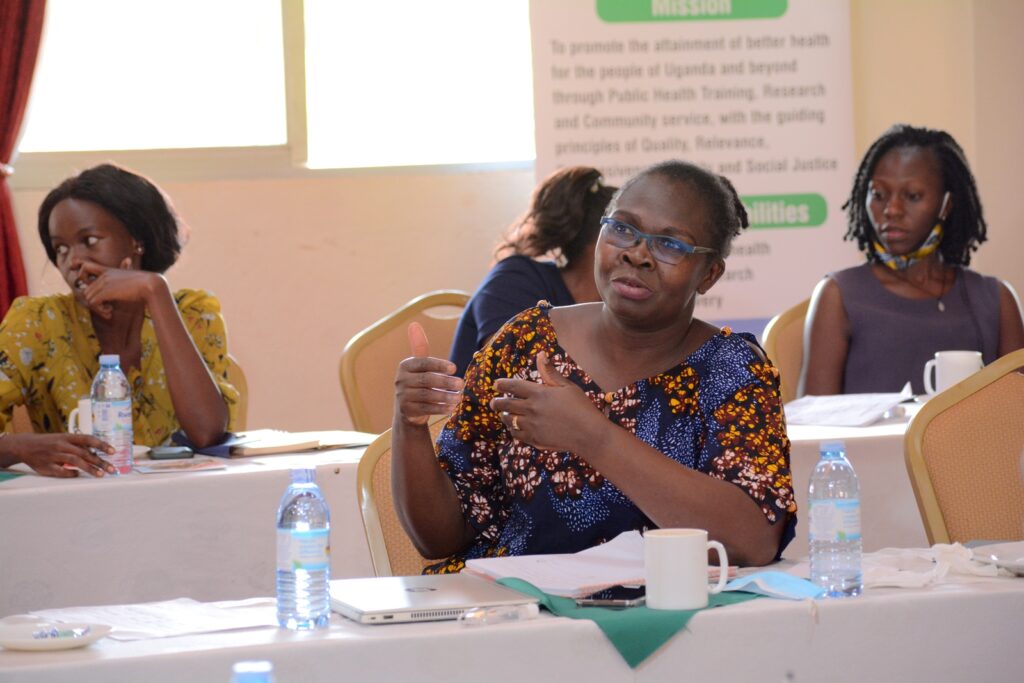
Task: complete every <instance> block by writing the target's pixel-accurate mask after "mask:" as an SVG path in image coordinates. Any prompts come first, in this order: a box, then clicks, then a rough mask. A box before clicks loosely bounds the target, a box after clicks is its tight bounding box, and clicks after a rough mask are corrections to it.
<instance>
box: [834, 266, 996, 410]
mask: <svg viewBox="0 0 1024 683" xmlns="http://www.w3.org/2000/svg"><path fill="white" fill-rule="evenodd" d="M829 277H830V278H832V279H833V280H834V281H835V283H836V284H837V285H839V291H840V292H841V293H842V297H843V306H844V307H845V308H846V316H847V317H848V318H849V320H850V350H849V354H848V355H847V357H846V374H845V376H844V378H843V393H845V394H858V393H866V392H892V391H899V390H900V389H901V388H902V387H903V385H904V384H905V383H906V382H907V381H908V380H909V381H910V383H911V386H913V388H914V393H915V394H923V393H924V381H923V380H922V375H923V374H924V364H925V363H926V362H927V361H928V360H930V359H931V358H932V357H933V356H934V355H935V352H936V351H954V350H963V351H981V353H982V357H983V358H984V361H985V364H986V365H987V364H989V363H991V362H992V361H994V360H995V359H996V358H997V356H998V353H999V280H997V279H996V278H994V277H986V276H983V275H979V274H978V273H975V272H974V271H972V270H967V269H966V268H959V269H957V272H956V281H955V282H954V283H953V287H952V288H951V289H950V290H949V291H948V292H946V294H945V295H943V296H942V299H941V301H942V304H943V306H944V307H945V310H944V311H940V310H939V307H938V301H937V300H936V299H932V298H929V299H905V298H903V297H901V296H896V295H895V294H893V293H892V292H890V291H889V290H887V289H886V288H885V287H884V286H883V285H882V283H881V282H879V281H878V278H876V277H875V276H874V275H873V274H872V273H871V266H870V265H868V264H864V265H861V266H857V267H855V268H847V269H846V270H841V271H839V272H836V273H829Z"/></svg>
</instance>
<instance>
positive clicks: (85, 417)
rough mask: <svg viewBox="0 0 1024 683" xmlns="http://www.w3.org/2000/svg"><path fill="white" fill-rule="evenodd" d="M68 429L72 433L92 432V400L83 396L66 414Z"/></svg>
mask: <svg viewBox="0 0 1024 683" xmlns="http://www.w3.org/2000/svg"><path fill="white" fill-rule="evenodd" d="M68 431H69V432H71V433H72V434H92V400H91V399H88V398H83V399H81V400H80V401H78V407H77V408H74V409H73V410H72V411H71V414H70V415H68Z"/></svg>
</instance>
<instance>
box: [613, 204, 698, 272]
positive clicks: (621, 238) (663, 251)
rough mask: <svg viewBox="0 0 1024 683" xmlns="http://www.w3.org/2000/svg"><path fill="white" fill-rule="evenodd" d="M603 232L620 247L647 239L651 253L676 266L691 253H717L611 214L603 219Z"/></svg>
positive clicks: (626, 246)
mask: <svg viewBox="0 0 1024 683" xmlns="http://www.w3.org/2000/svg"><path fill="white" fill-rule="evenodd" d="M601 234H602V235H604V237H605V239H607V240H608V242H609V243H610V244H611V245H612V246H615V247H618V248H619V249H629V248H630V247H635V246H636V245H637V244H640V240H646V241H647V248H648V249H650V250H651V255H652V256H653V257H654V258H656V259H658V260H659V261H661V262H662V263H667V264H668V265H670V266H674V265H676V264H678V263H679V262H680V261H682V260H683V259H684V258H686V257H687V256H690V255H691V254H717V253H718V252H717V251H716V250H715V249H710V248H708V247H695V246H693V245H692V244H687V243H686V242H682V241H680V240H677V239H673V238H672V237H666V236H664V235H651V234H649V233H646V232H643V231H642V230H640V229H639V228H637V227H635V226H632V225H630V224H629V223H623V222H622V221H620V220H616V219H614V218H612V217H610V216H605V217H604V218H602V219H601Z"/></svg>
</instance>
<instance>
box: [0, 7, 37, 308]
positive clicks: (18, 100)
mask: <svg viewBox="0 0 1024 683" xmlns="http://www.w3.org/2000/svg"><path fill="white" fill-rule="evenodd" d="M45 7H46V0H0V317H2V316H3V315H4V314H5V313H7V309H8V308H9V307H10V305H11V302H12V301H14V298H15V297H18V296H21V295H23V294H27V293H28V286H27V284H26V282H25V266H24V264H23V263H22V261H21V247H20V246H19V245H18V230H17V227H16V226H15V225H14V209H13V207H12V206H11V192H10V188H8V186H7V176H8V175H10V171H11V168H10V166H9V164H10V161H11V156H12V155H13V153H14V143H15V142H16V141H17V139H18V130H19V129H20V128H21V120H22V117H23V116H24V115H25V105H26V104H27V103H28V89H29V85H30V84H31V83H32V72H33V71H34V70H35V67H36V55H37V54H38V53H39V41H40V38H41V37H42V33H43V10H44V9H45Z"/></svg>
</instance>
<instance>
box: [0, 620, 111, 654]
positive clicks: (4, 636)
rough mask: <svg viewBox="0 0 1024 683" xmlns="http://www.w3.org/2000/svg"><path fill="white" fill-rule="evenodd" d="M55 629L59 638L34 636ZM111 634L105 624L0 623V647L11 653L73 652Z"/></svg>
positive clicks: (56, 636)
mask: <svg viewBox="0 0 1024 683" xmlns="http://www.w3.org/2000/svg"><path fill="white" fill-rule="evenodd" d="M84 629H88V631H86V632H85V633H83V634H82V635H78V636H76V635H73V634H74V633H75V632H76V631H77V632H79V633H80V632H82V630H84ZM54 630H56V632H57V633H58V634H59V635H55V636H51V637H35V634H39V633H40V632H51V631H54ZM108 633H110V627H109V626H107V625H106V624H87V623H85V622H72V623H66V624H65V623H55V622H50V621H37V622H34V623H21V624H0V645H2V646H3V647H5V648H7V649H8V650H70V649H72V648H76V647H85V646H86V645H89V644H90V643H94V642H96V641H97V640H99V639H100V638H102V637H103V636H105V635H107V634H108Z"/></svg>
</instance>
